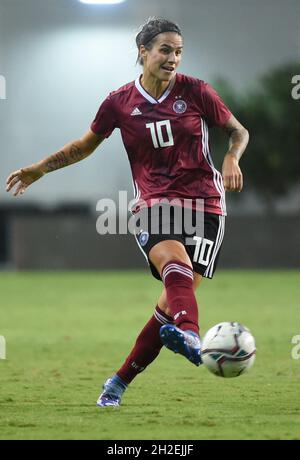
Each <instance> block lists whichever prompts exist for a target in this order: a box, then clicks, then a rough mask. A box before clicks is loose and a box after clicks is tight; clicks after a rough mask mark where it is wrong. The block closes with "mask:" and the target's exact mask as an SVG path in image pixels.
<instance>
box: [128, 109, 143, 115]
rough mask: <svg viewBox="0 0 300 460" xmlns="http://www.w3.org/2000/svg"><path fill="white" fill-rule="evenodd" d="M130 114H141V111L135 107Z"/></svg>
mask: <svg viewBox="0 0 300 460" xmlns="http://www.w3.org/2000/svg"><path fill="white" fill-rule="evenodd" d="M130 115H131V116H132V117H134V116H135V115H142V112H141V111H140V110H139V109H138V108H137V107H135V109H133V111H132V112H131V114H130Z"/></svg>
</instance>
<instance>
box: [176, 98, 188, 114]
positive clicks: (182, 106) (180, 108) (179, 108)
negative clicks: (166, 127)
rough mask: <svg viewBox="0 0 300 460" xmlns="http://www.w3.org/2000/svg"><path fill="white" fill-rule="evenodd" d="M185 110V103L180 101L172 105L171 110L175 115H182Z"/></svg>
mask: <svg viewBox="0 0 300 460" xmlns="http://www.w3.org/2000/svg"><path fill="white" fill-rule="evenodd" d="M186 108H187V105H186V102H184V101H183V100H182V99H179V100H177V101H175V102H174V104H173V110H174V112H176V113H184V112H185V111H186Z"/></svg>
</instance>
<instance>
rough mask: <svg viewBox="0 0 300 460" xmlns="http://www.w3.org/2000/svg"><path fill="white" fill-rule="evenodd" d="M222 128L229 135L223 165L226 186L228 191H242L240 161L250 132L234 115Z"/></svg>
mask: <svg viewBox="0 0 300 460" xmlns="http://www.w3.org/2000/svg"><path fill="white" fill-rule="evenodd" d="M222 129H223V130H224V131H225V132H226V133H227V134H228V136H229V149H228V151H227V152H226V155H225V157H224V161H223V166H222V177H223V182H224V188H225V190H226V191H227V192H240V191H241V190H242V188H243V174H242V171H241V169H240V166H239V161H240V159H241V156H242V155H243V153H244V151H245V149H246V147H247V144H248V141H249V133H248V131H247V129H246V128H245V127H244V126H243V125H242V124H241V123H240V122H239V121H238V120H237V119H236V118H235V117H234V116H233V115H231V116H230V118H229V120H228V121H227V122H226V123H225V124H224V125H223V126H222Z"/></svg>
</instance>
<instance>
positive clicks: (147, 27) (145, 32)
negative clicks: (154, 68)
mask: <svg viewBox="0 0 300 460" xmlns="http://www.w3.org/2000/svg"><path fill="white" fill-rule="evenodd" d="M164 32H175V33H176V34H178V35H180V36H182V34H181V30H180V28H179V26H178V25H177V24H175V23H174V22H172V21H169V20H168V19H163V18H149V19H148V20H147V22H146V23H145V24H144V25H143V26H142V27H141V29H140V31H139V32H138V34H137V36H136V38H135V42H136V46H137V48H138V57H137V61H136V62H138V63H139V64H141V65H143V58H141V57H140V46H141V45H144V47H145V48H146V49H147V50H151V48H152V46H153V44H154V41H155V38H156V36H157V35H158V34H161V33H164Z"/></svg>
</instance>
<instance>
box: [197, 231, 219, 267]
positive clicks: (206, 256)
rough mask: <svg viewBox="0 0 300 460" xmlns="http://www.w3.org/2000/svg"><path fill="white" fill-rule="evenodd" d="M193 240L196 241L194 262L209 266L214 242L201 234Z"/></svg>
mask: <svg viewBox="0 0 300 460" xmlns="http://www.w3.org/2000/svg"><path fill="white" fill-rule="evenodd" d="M193 240H194V241H195V242H196V246H195V251H194V257H193V262H196V263H198V264H201V265H205V267H207V265H208V263H209V260H210V255H211V251H212V247H213V245H214V242H213V241H211V240H208V239H206V238H202V237H201V236H194V237H193Z"/></svg>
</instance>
